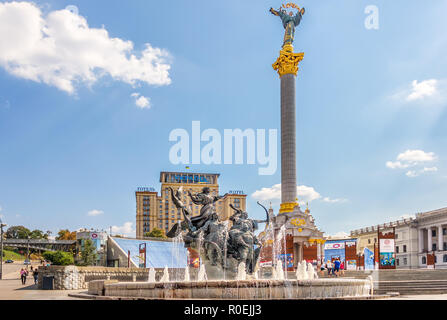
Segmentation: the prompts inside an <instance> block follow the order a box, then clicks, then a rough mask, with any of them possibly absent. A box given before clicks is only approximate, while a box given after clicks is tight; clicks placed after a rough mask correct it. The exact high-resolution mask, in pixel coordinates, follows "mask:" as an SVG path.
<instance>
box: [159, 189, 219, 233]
mask: <svg viewBox="0 0 447 320" xmlns="http://www.w3.org/2000/svg"><path fill="white" fill-rule="evenodd" d="M170 190H171V198H172V201H173V202H174V204H175V206H176V207H177V208H179V209H181V210H182V212H183V217H184V221H183V222H182V224H181V225H179V224H175V225H173V226H172V228H171V230H170V231H169V232H168V233H167V234H166V235H167V236H168V237H169V238H174V237H176V236H177V235H178V234H179V233H180V231H181V230H180V229H182V230H186V229H188V230H189V231H196V230H197V229H199V228H200V227H202V226H203V225H204V224H205V223H206V221H207V220H208V218H209V216H210V215H211V213H212V212H213V204H214V203H215V202H216V201H219V200H220V199H222V198H224V197H225V196H226V194H225V195H223V196H212V195H211V194H210V188H208V187H204V188H203V189H202V192H201V193H198V194H196V195H193V194H191V192H189V191H188V195H189V197H190V198H191V201H192V202H193V203H194V204H195V205H202V208H201V209H200V215H198V216H195V217H192V214H191V212H189V210H188V209H187V208H186V204H184V203H183V202H182V201H181V196H182V195H181V192H182V187H180V188H179V189H178V190H177V192H174V190H173V189H172V188H170ZM180 227H181V228H180Z"/></svg>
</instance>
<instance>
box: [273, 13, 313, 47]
mask: <svg viewBox="0 0 447 320" xmlns="http://www.w3.org/2000/svg"><path fill="white" fill-rule="evenodd" d="M305 11H306V10H305V9H304V8H302V9H301V10H298V12H297V13H296V15H295V16H294V15H293V13H292V12H289V14H287V13H286V11H285V10H283V9H281V8H279V9H278V10H275V9H273V8H270V12H271V13H272V14H274V15H275V16H279V17H280V18H281V21H282V25H283V27H284V29H285V33H284V41H283V45H282V46H283V47H284V46H285V45H292V43H293V39H294V36H295V28H296V27H298V25H299V24H300V22H301V19H302V18H303V15H304V12H305Z"/></svg>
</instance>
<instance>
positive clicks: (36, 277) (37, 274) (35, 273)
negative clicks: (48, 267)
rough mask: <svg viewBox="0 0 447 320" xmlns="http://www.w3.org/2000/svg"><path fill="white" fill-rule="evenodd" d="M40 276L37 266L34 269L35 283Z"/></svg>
mask: <svg viewBox="0 0 447 320" xmlns="http://www.w3.org/2000/svg"><path fill="white" fill-rule="evenodd" d="M38 277H39V272H38V271H37V268H36V269H34V270H33V278H34V284H37V279H38Z"/></svg>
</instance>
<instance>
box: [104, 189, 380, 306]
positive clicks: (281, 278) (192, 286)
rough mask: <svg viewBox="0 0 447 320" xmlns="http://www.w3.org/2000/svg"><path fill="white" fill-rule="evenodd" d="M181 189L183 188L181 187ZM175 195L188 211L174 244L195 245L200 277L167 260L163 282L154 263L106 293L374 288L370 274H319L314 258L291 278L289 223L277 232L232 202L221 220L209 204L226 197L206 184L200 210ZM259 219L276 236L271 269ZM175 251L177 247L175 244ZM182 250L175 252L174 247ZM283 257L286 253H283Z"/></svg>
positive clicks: (325, 292)
mask: <svg viewBox="0 0 447 320" xmlns="http://www.w3.org/2000/svg"><path fill="white" fill-rule="evenodd" d="M180 191H181V190H180ZM171 196H172V198H173V201H174V203H176V205H177V207H178V208H180V209H181V210H182V211H183V214H184V220H183V221H182V222H181V223H179V224H176V225H174V227H173V229H172V230H171V231H170V232H169V233H168V236H170V237H171V238H174V243H175V247H177V248H180V246H184V247H187V248H190V249H192V250H196V251H197V252H198V254H199V257H200V261H201V263H200V267H199V271H198V275H197V279H196V281H191V278H190V274H189V269H188V268H189V267H188V266H186V268H185V273H184V277H183V279H180V280H179V279H177V276H176V273H175V272H174V273H173V275H172V274H171V278H172V279H171V280H170V274H169V270H168V267H167V266H166V267H165V268H164V271H163V276H162V277H161V279H160V281H159V282H156V281H155V270H154V268H150V269H149V276H148V281H147V282H143V283H134V282H133V283H110V284H109V283H108V284H104V294H105V295H107V296H125V297H140V298H148V299H170V298H177V299H282V298H287V299H309V298H320V299H321V298H334V297H336V298H340V297H353V296H359V297H368V296H370V295H371V292H372V289H373V282H372V281H371V279H366V280H357V279H318V277H317V275H316V271H315V269H314V267H313V265H312V264H311V263H306V261H302V262H300V263H298V266H297V270H296V279H288V276H287V269H288V267H287V263H288V262H287V260H286V259H285V258H284V256H285V255H284V254H281V253H282V252H285V251H284V250H285V231H286V230H285V228H284V227H283V226H282V227H281V228H278V229H279V232H278V233H277V235H276V236H275V235H274V232H270V231H272V230H273V229H272V228H271V226H269V224H270V220H269V218H268V211H267V209H266V208H265V207H264V206H263V205H261V204H260V203H259V202H258V204H259V205H260V206H261V207H262V208H263V209H264V210H265V212H266V213H267V219H266V220H254V219H250V218H249V217H248V214H247V212H244V211H242V210H240V209H237V208H235V207H233V206H232V205H230V207H231V208H232V209H233V210H234V211H235V213H234V214H233V215H232V216H231V217H230V221H231V222H232V225H231V227H229V223H228V222H220V221H219V217H218V216H217V214H216V213H215V212H214V209H213V207H212V206H210V204H212V203H213V201H214V202H215V201H217V200H216V199H220V198H221V197H219V196H217V197H212V196H211V195H209V192H207V190H206V188H204V190H203V192H202V193H200V194H196V195H191V194H190V196H191V199H193V200H194V201H196V202H195V203H202V206H203V207H202V210H201V215H199V216H195V217H191V214H190V212H189V210H188V209H186V207H185V206H183V204H182V203H181V202H180V200H179V191H177V192H176V193H174V191H173V190H172V189H171ZM258 223H267V226H266V231H267V232H268V233H269V234H270V235H271V236H272V237H273V238H272V239H269V241H272V242H271V243H273V248H272V253H273V254H272V257H271V258H272V261H276V263H274V264H272V266H271V271H272V272H271V275H270V276H268V275H267V276H265V275H263V273H261V272H260V267H259V260H260V251H261V248H262V246H263V244H264V243H265V241H266V240H265V239H263V241H264V242H263V241H259V240H258V238H257V237H256V236H255V234H254V232H255V230H256V229H257V226H258ZM174 251H175V250H174ZM173 254H174V255H175V254H178V253H176V252H174V253H173ZM280 257H281V258H280Z"/></svg>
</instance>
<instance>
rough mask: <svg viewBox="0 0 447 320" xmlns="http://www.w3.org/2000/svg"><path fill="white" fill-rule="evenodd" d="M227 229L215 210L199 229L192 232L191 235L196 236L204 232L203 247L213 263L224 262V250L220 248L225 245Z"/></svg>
mask: <svg viewBox="0 0 447 320" xmlns="http://www.w3.org/2000/svg"><path fill="white" fill-rule="evenodd" d="M225 231H226V228H225V225H224V224H222V223H220V222H219V216H218V215H217V213H216V212H213V213H212V214H211V215H210V217H209V219H208V220H207V221H206V223H205V224H204V225H203V226H202V227H201V228H200V229H199V230H197V231H194V232H191V235H192V236H194V237H196V236H197V235H198V234H199V233H200V232H203V234H204V238H203V239H204V244H203V247H204V249H205V253H206V255H207V257H208V259H209V260H210V262H211V264H212V265H217V263H218V262H220V263H222V261H221V260H222V252H221V250H220V248H221V247H223V246H224V241H225Z"/></svg>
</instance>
